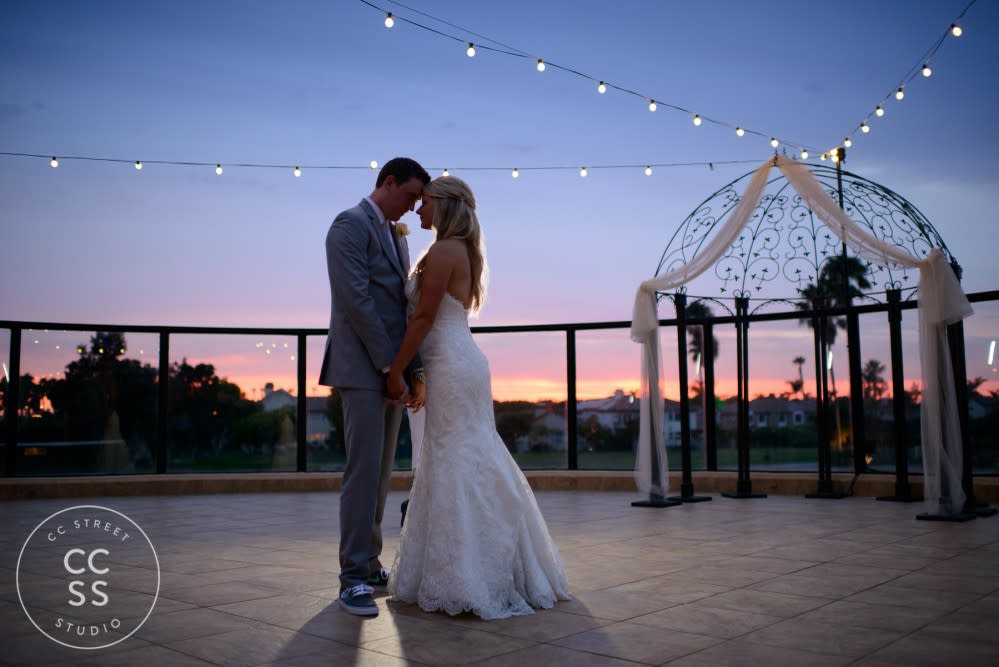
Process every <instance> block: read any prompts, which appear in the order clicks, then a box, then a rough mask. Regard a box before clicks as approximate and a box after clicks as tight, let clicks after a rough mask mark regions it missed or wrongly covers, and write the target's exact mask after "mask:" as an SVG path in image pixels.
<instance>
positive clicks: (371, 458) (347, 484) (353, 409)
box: [340, 389, 403, 587]
mask: <svg viewBox="0 0 999 667" xmlns="http://www.w3.org/2000/svg"><path fill="white" fill-rule="evenodd" d="M340 392H341V395H342V396H343V417H344V419H343V421H344V426H345V433H344V436H345V438H344V439H345V442H346V446H347V467H346V468H345V469H344V472H343V488H342V490H341V491H340V585H341V587H348V586H356V585H357V584H363V583H365V582H366V581H367V580H368V577H369V576H370V575H371V574H373V573H374V572H377V571H378V569H379V568H381V567H382V563H381V560H380V558H381V553H382V529H381V523H382V516H383V515H384V514H385V498H386V496H387V495H388V491H389V484H390V478H391V475H392V464H393V463H394V460H395V446H396V440H397V439H398V437H399V425H400V424H401V423H402V410H403V409H402V408H401V407H399V406H395V405H391V404H389V403H386V402H385V394H384V392H382V391H372V390H369V389H341V390H340Z"/></svg>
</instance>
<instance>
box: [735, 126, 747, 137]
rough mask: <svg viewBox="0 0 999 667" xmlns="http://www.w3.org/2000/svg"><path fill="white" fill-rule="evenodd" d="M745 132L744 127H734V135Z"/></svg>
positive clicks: (740, 134) (738, 135)
mask: <svg viewBox="0 0 999 667" xmlns="http://www.w3.org/2000/svg"><path fill="white" fill-rule="evenodd" d="M745 133H746V131H745V130H744V129H742V128H741V127H737V128H735V136H737V137H741V136H742V135H744V134H745Z"/></svg>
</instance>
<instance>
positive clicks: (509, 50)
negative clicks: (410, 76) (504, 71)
mask: <svg viewBox="0 0 999 667" xmlns="http://www.w3.org/2000/svg"><path fill="white" fill-rule="evenodd" d="M358 1H359V2H360V3H362V4H364V5H367V6H368V7H370V8H372V9H374V10H375V11H377V12H379V13H380V14H382V15H384V16H389V15H391V16H392V17H393V18H394V19H395V20H396V21H402V22H404V23H407V24H409V25H411V26H413V27H414V28H419V29H421V30H426V31H427V32H430V33H433V34H435V35H438V36H440V37H445V38H447V39H450V40H452V41H454V42H458V43H459V44H462V45H464V46H466V47H468V46H470V45H473V44H474V46H475V48H483V49H486V50H489V51H493V52H495V53H502V54H504V55H507V56H512V57H515V58H522V59H525V60H533V61H535V63H536V67H537V69H538V71H539V72H543V71H545V70H546V69H548V68H553V69H557V70H561V71H563V72H566V73H568V74H572V75H574V76H577V77H579V78H582V79H586V80H588V81H590V82H592V83H593V84H594V87H595V88H596V89H597V91H598V92H599V93H600V94H604V93H606V92H607V90H608V89H613V90H616V91H618V92H621V93H624V94H626V95H631V96H633V97H637V98H639V99H640V100H642V102H643V103H644V104H645V105H646V107H647V108H648V109H649V111H655V110H656V109H657V108H658V107H665V108H667V109H672V110H673V111H678V112H680V113H683V114H685V115H687V116H688V117H689V118H690V119H691V120H692V122H693V124H694V125H695V126H700V125H701V124H702V123H711V124H713V125H717V126H720V127H726V128H728V129H729V130H731V131H732V133H733V134H735V135H736V136H739V137H742V136H744V135H746V134H751V135H756V136H758V137H762V138H764V139H766V140H767V141H769V142H771V145H772V143H773V141H774V140H775V139H776V140H777V141H778V142H779V144H782V145H784V146H785V147H790V148H794V149H795V151H794V152H796V153H797V152H798V151H799V150H805V149H807V150H813V148H814V147H812V146H807V145H805V144H804V143H802V142H800V141H794V140H790V139H784V138H781V137H780V136H779V135H775V134H774V133H772V132H761V131H759V130H753V129H750V128H748V127H746V126H744V125H741V124H739V123H729V122H727V121H724V120H721V119H718V118H713V117H711V116H705V115H704V114H701V113H698V112H695V111H693V110H692V109H687V108H686V107H683V106H680V105H678V104H673V103H671V102H666V101H663V100H661V99H660V98H658V97H655V96H652V95H647V94H645V93H641V92H638V91H636V90H631V89H630V88H626V87H624V86H621V85H618V84H615V83H612V82H611V81H609V80H607V79H600V78H597V77H593V76H590V75H589V74H586V73H584V72H581V71H579V70H577V69H574V68H572V67H568V66H566V65H560V64H558V63H554V62H552V61H550V60H548V59H546V58H542V57H541V56H538V55H537V54H530V53H528V52H527V51H523V50H521V49H517V48H515V47H512V46H509V45H507V44H504V43H503V42H499V41H497V40H494V39H492V38H489V37H486V36H485V35H482V34H479V33H476V32H473V31H471V30H469V29H468V28H464V27H462V26H459V25H456V24H454V23H450V22H448V21H445V20H444V19H441V18H438V17H436V16H432V15H431V14H427V13H426V12H422V11H419V10H416V9H413V8H411V7H409V6H407V5H404V4H403V3H401V2H398V1H397V0H384V1H385V2H388V3H391V4H393V5H396V6H398V7H401V8H403V9H406V10H408V11H412V12H414V13H416V14H419V15H420V16H423V17H425V18H428V19H430V20H432V21H436V22H437V23H440V24H442V25H445V26H448V27H450V28H454V29H456V30H460V31H462V32H464V33H467V34H468V35H471V36H474V37H476V38H477V39H479V40H484V41H487V42H490V43H492V44H495V45H497V46H495V47H489V46H484V45H482V44H481V42H473V41H472V40H471V39H466V38H465V37H458V36H456V35H452V34H449V33H446V32H443V31H441V30H438V29H436V28H433V27H431V26H428V25H426V24H424V23H420V22H419V21H414V20H412V19H408V18H404V17H401V16H399V15H398V14H395V13H393V12H389V11H388V10H387V9H385V8H384V7H380V6H378V5H376V4H375V3H373V2H371V1H370V0H358ZM816 152H818V151H816Z"/></svg>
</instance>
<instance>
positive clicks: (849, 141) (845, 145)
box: [843, 137, 853, 148]
mask: <svg viewBox="0 0 999 667" xmlns="http://www.w3.org/2000/svg"><path fill="white" fill-rule="evenodd" d="M852 145H853V139H851V138H850V137H847V138H846V139H844V140H843V148H849V147H850V146H852Z"/></svg>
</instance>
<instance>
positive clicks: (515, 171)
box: [510, 167, 520, 178]
mask: <svg viewBox="0 0 999 667" xmlns="http://www.w3.org/2000/svg"><path fill="white" fill-rule="evenodd" d="M510 175H511V176H513V177H514V178H520V170H519V169H517V168H516V167H514V168H513V171H512V172H511V173H510Z"/></svg>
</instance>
